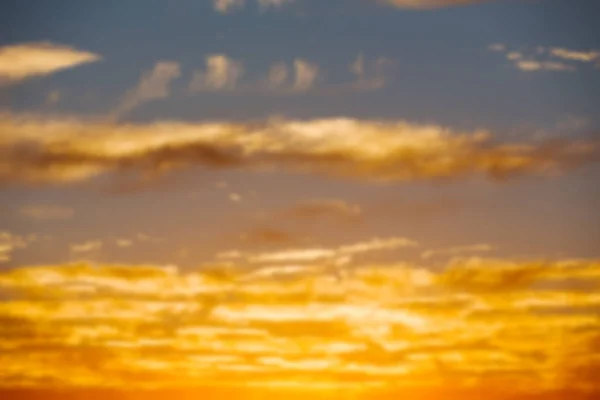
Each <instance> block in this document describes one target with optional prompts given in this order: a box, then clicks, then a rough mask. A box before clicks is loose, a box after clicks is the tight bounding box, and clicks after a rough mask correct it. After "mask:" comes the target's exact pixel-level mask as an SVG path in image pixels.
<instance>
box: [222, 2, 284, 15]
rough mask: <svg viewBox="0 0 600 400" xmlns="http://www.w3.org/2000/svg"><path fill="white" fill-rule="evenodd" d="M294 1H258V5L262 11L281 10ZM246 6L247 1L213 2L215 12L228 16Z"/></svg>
mask: <svg viewBox="0 0 600 400" xmlns="http://www.w3.org/2000/svg"><path fill="white" fill-rule="evenodd" d="M293 1H294V0H256V3H257V4H258V6H259V7H260V9H262V10H266V9H269V8H280V7H283V6H284V5H287V4H290V3H292V2H293ZM245 6H246V0H213V7H214V9H215V11H217V12H220V13H222V14H227V13H230V12H233V11H235V10H240V9H242V8H244V7H245Z"/></svg>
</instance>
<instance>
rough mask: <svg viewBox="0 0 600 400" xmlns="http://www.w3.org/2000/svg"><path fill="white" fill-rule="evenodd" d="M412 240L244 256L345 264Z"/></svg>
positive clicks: (261, 260)
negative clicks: (352, 259)
mask: <svg viewBox="0 0 600 400" xmlns="http://www.w3.org/2000/svg"><path fill="white" fill-rule="evenodd" d="M416 245H417V243H415V242H414V241H412V240H409V239H406V238H388V239H379V238H375V239H372V240H369V241H365V242H359V243H354V244H352V245H345V246H340V247H337V248H301V249H289V250H284V251H276V252H268V253H260V254H248V255H245V258H246V260H247V261H249V262H250V263H259V264H260V263H279V262H283V263H298V262H300V263H301V262H316V261H333V262H337V263H338V264H339V263H340V262H341V263H342V264H346V263H347V262H349V261H350V260H351V258H352V257H353V256H356V255H360V254H365V253H370V252H376V251H382V250H396V249H400V248H404V247H413V246H416Z"/></svg>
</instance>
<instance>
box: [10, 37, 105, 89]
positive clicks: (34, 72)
mask: <svg viewBox="0 0 600 400" xmlns="http://www.w3.org/2000/svg"><path fill="white" fill-rule="evenodd" d="M100 59H101V57H100V56H99V55H97V54H93V53H90V52H86V51H80V50H76V49H73V48H71V47H67V46H61V45H56V44H52V43H26V44H17V45H12V46H5V47H0V84H1V83H3V82H8V83H13V82H19V81H22V80H24V79H28V78H32V77H36V76H43V75H50V74H52V73H55V72H58V71H60V70H63V69H67V68H73V67H76V66H78V65H82V64H87V63H91V62H95V61H98V60H100Z"/></svg>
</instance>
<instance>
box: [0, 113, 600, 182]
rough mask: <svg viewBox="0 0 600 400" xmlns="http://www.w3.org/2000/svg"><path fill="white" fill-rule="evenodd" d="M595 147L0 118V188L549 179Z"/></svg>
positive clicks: (376, 130)
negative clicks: (206, 179) (130, 179)
mask: <svg viewBox="0 0 600 400" xmlns="http://www.w3.org/2000/svg"><path fill="white" fill-rule="evenodd" d="M599 155H600V150H599V148H598V143H597V142H594V141H581V140H568V139H565V140H550V141H536V142H531V143H498V142H496V141H495V140H494V139H493V136H492V135H491V134H490V133H489V132H485V131H475V132H457V131H453V130H451V129H448V128H445V127H441V126H436V125H421V124H415V123H410V122H405V121H370V120H355V119H345V118H337V119H321V120H305V121H294V120H270V121H267V122H264V123H248V124H244V123H226V122H212V123H211V122H206V123H193V122H156V123H152V124H119V123H114V122H103V121H87V120H78V119H48V118H42V117H30V116H13V115H10V114H9V115H6V114H5V115H3V116H1V117H0V182H2V183H3V184H9V183H63V184H64V183H74V182H82V181H87V180H90V179H92V178H94V177H98V176H102V175H106V174H116V175H120V174H125V173H128V174H130V173H137V174H138V175H139V177H140V179H141V178H142V177H143V178H144V179H148V178H151V177H158V176H161V175H164V174H166V173H168V172H171V171H174V170H178V169H183V168H190V167H193V166H202V167H207V168H213V169H231V168H245V169H253V170H265V169H267V170H268V169H271V168H274V167H276V168H282V169H285V170H290V171H295V172H302V173H313V174H325V175H328V176H334V177H336V176H337V177H345V178H353V179H359V180H365V181H397V182H402V181H415V180H436V179H438V180H439V179H466V178H471V177H476V176H479V177H485V178H488V179H491V180H502V179H508V178H511V177H518V176H522V175H531V174H549V173H550V174H553V173H557V172H562V171H569V170H571V169H574V168H577V167H581V166H583V165H588V164H591V163H596V162H598V160H599Z"/></svg>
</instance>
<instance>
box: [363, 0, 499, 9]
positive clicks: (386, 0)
mask: <svg viewBox="0 0 600 400" xmlns="http://www.w3.org/2000/svg"><path fill="white" fill-rule="evenodd" d="M375 1H378V2H379V3H381V4H387V5H390V6H394V7H398V8H415V9H428V8H441V7H454V6H465V5H469V4H479V3H484V2H491V1H493V0H375Z"/></svg>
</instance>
